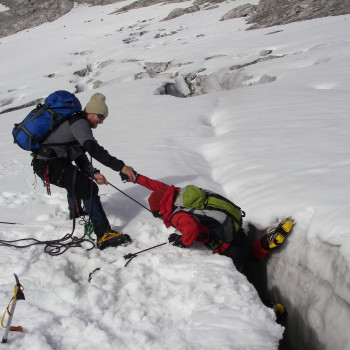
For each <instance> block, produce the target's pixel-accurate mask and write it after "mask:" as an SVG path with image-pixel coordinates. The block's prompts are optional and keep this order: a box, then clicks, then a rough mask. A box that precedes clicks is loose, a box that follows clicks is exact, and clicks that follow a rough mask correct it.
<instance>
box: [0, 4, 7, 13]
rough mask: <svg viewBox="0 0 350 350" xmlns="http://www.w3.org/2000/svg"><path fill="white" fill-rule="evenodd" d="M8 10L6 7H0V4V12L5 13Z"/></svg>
mask: <svg viewBox="0 0 350 350" xmlns="http://www.w3.org/2000/svg"><path fill="white" fill-rule="evenodd" d="M8 9H9V8H8V7H6V6H4V5H2V4H0V12H5V11H7V10H8Z"/></svg>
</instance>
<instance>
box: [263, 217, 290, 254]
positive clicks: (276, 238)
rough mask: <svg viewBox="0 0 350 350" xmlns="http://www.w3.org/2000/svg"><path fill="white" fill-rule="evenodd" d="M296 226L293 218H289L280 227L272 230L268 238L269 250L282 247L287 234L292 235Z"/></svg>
mask: <svg viewBox="0 0 350 350" xmlns="http://www.w3.org/2000/svg"><path fill="white" fill-rule="evenodd" d="M293 226H294V220H293V219H292V218H290V217H289V218H287V219H285V220H284V221H282V222H281V223H279V225H278V226H277V227H276V228H274V229H272V230H271V231H270V232H269V233H268V236H267V243H268V245H269V249H274V248H277V247H278V246H280V245H281V244H282V243H283V241H284V239H285V238H286V236H287V234H288V233H290V232H291V231H292V229H293Z"/></svg>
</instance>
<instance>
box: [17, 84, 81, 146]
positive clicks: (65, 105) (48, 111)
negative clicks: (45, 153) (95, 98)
mask: <svg viewBox="0 0 350 350" xmlns="http://www.w3.org/2000/svg"><path fill="white" fill-rule="evenodd" d="M81 110H82V108H81V104H80V102H79V100H78V99H77V98H76V97H75V96H74V95H73V94H71V93H70V92H68V91H63V90H60V91H56V92H54V93H52V94H51V95H49V96H48V97H47V98H46V99H45V101H44V104H38V105H37V107H36V108H35V109H34V110H32V111H31V112H30V113H29V114H28V115H27V116H26V117H25V119H24V120H23V121H22V122H21V123H19V124H15V127H14V128H13V130H12V135H13V139H14V143H17V144H18V146H19V147H21V148H22V149H24V150H27V151H34V150H36V149H38V148H39V147H41V144H42V142H43V141H45V139H46V138H47V137H48V135H49V134H50V132H51V131H52V130H54V129H55V128H57V127H58V126H59V125H60V124H62V123H63V122H64V121H66V120H67V119H68V118H69V117H70V116H71V115H72V114H74V113H79V112H81Z"/></svg>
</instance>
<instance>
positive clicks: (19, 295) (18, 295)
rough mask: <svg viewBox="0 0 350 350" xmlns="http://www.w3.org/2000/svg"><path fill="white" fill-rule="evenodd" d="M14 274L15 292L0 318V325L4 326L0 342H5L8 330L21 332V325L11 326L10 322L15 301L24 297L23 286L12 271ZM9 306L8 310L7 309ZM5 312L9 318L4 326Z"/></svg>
mask: <svg viewBox="0 0 350 350" xmlns="http://www.w3.org/2000/svg"><path fill="white" fill-rule="evenodd" d="M14 275H15V279H16V284H15V288H14V290H15V294H14V296H13V297H12V298H11V300H10V301H9V303H8V305H7V308H6V310H5V312H4V315H3V316H2V319H1V326H2V327H3V328H5V333H4V336H3V338H2V343H6V342H7V336H8V333H9V331H13V332H22V327H20V326H18V327H14V326H11V323H12V319H13V314H14V313H15V308H16V303H17V301H18V300H24V299H25V297H24V293H23V289H24V288H23V286H22V285H21V284H20V283H19V279H18V277H17V275H16V274H15V273H14ZM9 308H10V310H9ZM6 313H7V314H8V316H9V318H8V320H7V325H6V326H4V320H5V316H6Z"/></svg>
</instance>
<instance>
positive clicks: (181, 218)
mask: <svg viewBox="0 0 350 350" xmlns="http://www.w3.org/2000/svg"><path fill="white" fill-rule="evenodd" d="M136 183H137V184H139V185H141V186H144V187H146V188H148V189H149V190H151V191H155V190H158V189H160V188H164V187H166V188H167V191H165V193H164V195H163V198H162V199H161V201H160V203H159V205H160V213H161V214H162V216H163V222H164V225H165V226H166V227H170V226H173V227H175V228H176V229H177V230H178V231H179V232H181V233H182V237H181V241H182V243H183V244H185V245H187V246H189V245H191V244H192V243H193V242H194V241H198V242H202V243H207V242H209V234H210V230H209V228H208V227H206V226H204V225H202V224H200V223H198V222H197V221H196V220H195V219H194V218H193V217H192V216H191V215H190V214H188V213H185V212H178V213H176V214H175V215H174V216H173V217H172V213H173V211H174V201H175V199H176V196H177V194H178V193H179V191H180V187H174V186H173V185H172V186H169V185H166V184H165V183H163V182H160V181H157V180H152V179H150V178H148V177H146V176H143V175H139V177H138V179H137V182H136Z"/></svg>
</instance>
